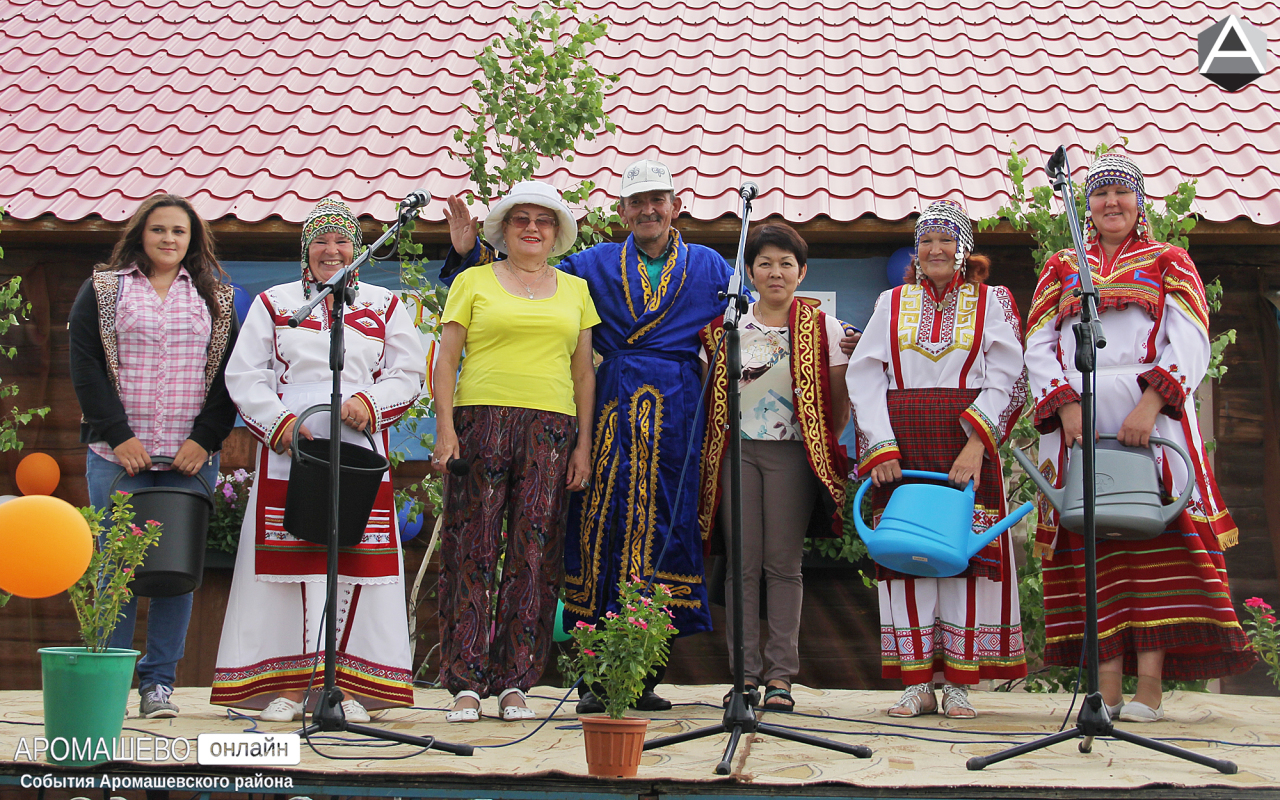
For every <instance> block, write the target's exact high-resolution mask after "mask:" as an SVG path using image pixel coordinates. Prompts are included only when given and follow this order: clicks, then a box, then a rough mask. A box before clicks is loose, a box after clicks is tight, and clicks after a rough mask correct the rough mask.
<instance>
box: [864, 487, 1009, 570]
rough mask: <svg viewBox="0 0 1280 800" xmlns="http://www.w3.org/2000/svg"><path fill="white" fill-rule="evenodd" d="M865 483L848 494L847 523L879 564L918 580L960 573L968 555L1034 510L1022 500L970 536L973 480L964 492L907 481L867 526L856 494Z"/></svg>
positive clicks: (967, 563) (971, 556)
mask: <svg viewBox="0 0 1280 800" xmlns="http://www.w3.org/2000/svg"><path fill="white" fill-rule="evenodd" d="M902 476H903V477H904V478H923V479H925V480H931V481H943V482H947V483H949V482H950V479H949V478H948V477H947V475H946V474H945V473H942V472H924V471H921V470H916V469H904V470H903V471H902ZM871 485H872V484H871V481H869V480H868V481H864V482H863V484H862V487H861V488H860V489H858V493H857V495H855V496H854V498H853V507H854V509H855V512H854V515H853V521H854V524H855V525H857V528H858V535H859V536H861V537H862V541H863V543H864V544H866V546H867V554H868V555H870V556H871V558H872V560H873V561H875V562H876V563H877V564H880V565H881V566H884V567H888V568H889V569H891V570H894V571H896V572H905V573H906V574H908V575H919V576H921V577H924V578H949V577H951V576H952V575H959V574H960V573H961V572H964V570H965V568H966V567H968V566H969V559H971V558H973V557H974V556H975V555H977V553H978V551H979V550H981V549H982V548H984V547H986V546H987V545H988V544H990V543H991V542H993V541H995V539H996V537H997V536H999V535H1000V534H1002V533H1004V532H1005V531H1006V530H1008V529H1009V528H1011V527H1012V526H1013V525H1014V523H1016V522H1017V521H1018V520H1020V519H1022V518H1023V517H1025V516H1026V515H1027V514H1029V513H1031V509H1032V508H1034V506H1033V505H1032V504H1031V503H1029V502H1028V503H1023V504H1022V505H1021V506H1020V507H1019V508H1018V510H1016V511H1014V512H1013V513H1012V514H1009V515H1008V516H1006V517H1005V518H1004V519H1002V520H1000V521H999V522H997V523H996V524H995V525H992V526H991V527H990V528H988V529H987V530H986V532H984V533H981V534H976V535H975V534H974V532H973V505H974V503H973V481H969V486H968V487H967V488H966V489H965V490H964V491H960V490H959V489H955V488H953V487H951V486H933V485H930V484H924V483H909V484H905V485H903V486H899V487H898V488H896V489H894V490H893V495H892V496H891V497H890V498H889V502H888V504H887V505H885V509H884V513H883V514H881V515H880V524H879V525H877V526H876V527H875V528H874V529H873V528H869V527H867V523H865V522H863V521H862V514H861V511H860V509H861V508H862V496H863V495H864V494H866V493H867V489H868V488H870V487H871Z"/></svg>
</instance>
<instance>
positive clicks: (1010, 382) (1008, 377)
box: [960, 286, 1027, 458]
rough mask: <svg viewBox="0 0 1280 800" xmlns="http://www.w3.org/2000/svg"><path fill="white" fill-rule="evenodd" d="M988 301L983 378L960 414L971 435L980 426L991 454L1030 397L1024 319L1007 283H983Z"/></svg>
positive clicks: (984, 328) (961, 421) (984, 332)
mask: <svg viewBox="0 0 1280 800" xmlns="http://www.w3.org/2000/svg"><path fill="white" fill-rule="evenodd" d="M983 290H984V291H986V292H987V293H988V294H987V298H988V303H987V313H986V322H985V324H984V326H983V331H982V360H983V365H984V370H983V373H984V374H983V380H982V385H981V386H980V387H976V388H978V389H980V391H979V393H978V396H977V398H975V399H974V401H973V403H972V404H970V406H969V407H968V408H967V409H965V411H964V412H963V413H962V414H961V415H960V425H961V427H963V428H964V432H965V433H966V434H967V435H973V432H974V431H975V430H976V431H977V432H978V435H979V436H981V437H982V441H983V444H985V445H986V449H987V454H988V455H989V456H990V457H991V458H995V457H996V456H997V451H998V450H999V447H1000V443H1001V442H1002V441H1004V439H1005V437H1006V436H1008V434H1009V430H1008V428H1009V423H1010V421H1011V420H1014V419H1017V413H1018V412H1019V411H1021V409H1022V405H1023V403H1025V402H1026V399H1027V385H1026V379H1025V377H1024V367H1023V361H1022V336H1021V330H1020V326H1021V321H1020V320H1019V319H1018V312H1017V309H1016V307H1015V306H1014V304H1013V300H1012V296H1011V295H1010V294H1009V290H1008V289H1007V288H1006V287H1004V286H991V287H983Z"/></svg>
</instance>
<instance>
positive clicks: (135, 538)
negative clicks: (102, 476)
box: [40, 492, 160, 766]
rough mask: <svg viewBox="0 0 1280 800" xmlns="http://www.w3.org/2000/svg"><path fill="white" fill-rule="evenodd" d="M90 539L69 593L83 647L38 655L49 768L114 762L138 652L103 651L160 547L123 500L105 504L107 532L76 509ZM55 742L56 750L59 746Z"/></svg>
mask: <svg viewBox="0 0 1280 800" xmlns="http://www.w3.org/2000/svg"><path fill="white" fill-rule="evenodd" d="M80 513H81V514H83V515H84V518H85V519H86V520H87V521H88V523H89V531H90V533H91V534H92V537H93V555H92V556H91V557H90V559H89V566H88V568H87V569H85V571H84V575H82V576H81V577H80V579H79V580H78V581H76V582H75V584H73V585H72V586H71V588H70V589H68V590H67V591H68V593H69V594H70V595H71V605H72V606H73V607H74V608H75V611H76V619H77V621H78V622H79V623H80V638H81V640H82V641H83V642H84V647H43V648H41V649H40V662H41V676H42V689H43V693H44V727H45V738H46V740H47V741H48V742H49V743H50V747H49V750H48V757H49V760H50V761H52V762H54V763H58V764H62V765H64V766H87V765H91V764H98V763H101V762H103V761H109V760H111V759H112V757H113V756H112V748H113V747H114V742H115V740H117V739H118V738H119V737H120V731H121V729H122V728H123V726H124V715H125V709H126V708H127V706H128V700H129V686H130V684H132V682H133V668H134V662H135V660H136V659H137V658H138V651H137V650H124V649H114V648H110V647H108V642H110V641H111V633H112V631H114V630H115V628H116V623H118V622H119V621H120V618H121V617H122V616H123V615H122V613H121V607H122V606H123V605H124V604H125V603H126V602H127V601H128V600H129V598H130V597H131V596H132V594H133V592H132V590H131V589H130V588H129V583H130V581H132V580H133V575H134V571H135V570H136V569H137V568H138V566H139V565H140V564H141V563H142V562H143V559H144V558H145V555H146V552H147V550H148V549H149V548H151V547H152V546H154V545H155V544H156V542H158V541H159V539H160V525H159V523H157V522H155V521H151V520H148V521H147V522H146V523H145V524H143V525H141V526H139V525H135V524H134V521H133V517H134V513H133V507H132V506H131V505H129V494H127V493H125V492H116V493H115V494H114V495H112V497H111V512H110V527H109V528H106V529H104V527H103V525H104V520H103V516H104V515H103V513H102V512H100V511H98V510H96V509H94V508H92V507H89V508H82V509H80ZM59 742H60V744H59Z"/></svg>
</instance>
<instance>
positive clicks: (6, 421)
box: [0, 208, 49, 608]
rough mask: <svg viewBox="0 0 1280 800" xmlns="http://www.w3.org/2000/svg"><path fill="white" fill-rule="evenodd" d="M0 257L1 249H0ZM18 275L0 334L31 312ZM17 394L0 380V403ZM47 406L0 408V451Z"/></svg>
mask: <svg viewBox="0 0 1280 800" xmlns="http://www.w3.org/2000/svg"><path fill="white" fill-rule="evenodd" d="M3 218H4V208H0V219H3ZM0 258H4V249H3V248H0ZM21 287H22V278H21V277H19V276H17V275H15V276H14V277H12V278H10V279H9V280H7V281H5V282H4V283H0V336H4V335H5V334H7V333H8V332H9V330H10V329H11V328H12V327H13V326H15V325H18V324H20V323H22V322H23V321H25V320H26V319H27V317H28V315H29V314H30V313H31V304H30V303H28V302H25V301H24V300H23V299H22V295H21V294H20V293H19V291H18V290H19V289H20V288H21ZM17 354H18V348H16V347H3V346H0V355H2V356H4V357H5V358H7V359H10V360H12V359H13V357H14V356H15V355H17ZM17 396H18V385H17V384H15V383H4V382H3V381H0V405H3V404H7V403H9V402H10V398H13V397H17ZM48 413H49V407H48V406H45V407H43V408H28V409H25V410H24V409H20V408H18V407H17V406H16V405H15V406H13V407H12V408H11V409H10V410H9V411H8V412H7V413H5V412H2V411H0V453H2V452H5V451H6V450H21V449H22V440H21V439H19V438H18V428H19V427H20V426H22V425H26V424H27V423H29V422H31V420H33V419H35V418H36V417H40V418H41V419H43V418H44V416H45V415H46V414H48ZM11 597H12V595H10V594H8V593H7V592H0V608H4V606H5V604H7V603H8V602H9V599H10V598H11Z"/></svg>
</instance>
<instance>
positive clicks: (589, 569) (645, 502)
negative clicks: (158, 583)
mask: <svg viewBox="0 0 1280 800" xmlns="http://www.w3.org/2000/svg"><path fill="white" fill-rule="evenodd" d="M671 235H672V237H673V238H674V239H675V246H674V247H673V248H671V249H670V251H669V256H668V258H667V261H666V263H665V264H664V265H663V267H662V272H661V275H660V277H659V280H658V285H657V286H651V285H650V282H649V276H648V273H647V272H646V270H645V268H644V266H643V264H642V263H641V259H640V257H639V255H638V254H637V250H636V246H635V242H634V239H633V238H632V237H628V238H627V240H626V241H625V242H623V243H621V244H616V243H605V244H600V245H596V246H595V247H592V248H590V249H588V250H585V251H582V252H579V253H574V254H573V255H571V256H568V257H567V258H565V259H564V260H563V261H561V262H560V265H559V267H560V269H562V270H564V271H565V272H567V273H569V274H570V275H577V276H578V277H581V278H583V279H585V280H586V282H587V285H588V287H590V290H591V298H592V300H594V301H595V305H596V311H597V312H598V313H599V314H600V319H601V322H600V324H599V325H597V326H596V327H595V328H594V329H593V330H592V345H593V348H594V349H595V351H596V352H597V353H599V354H600V355H601V356H602V357H603V359H604V361H603V362H602V363H601V364H600V367H599V369H598V370H597V371H596V404H595V414H594V419H595V424H594V430H593V433H592V445H591V465H592V477H591V486H590V488H588V489H587V490H585V491H582V492H575V493H574V494H573V495H572V499H571V502H570V506H569V522H568V532H567V537H566V541H565V551H564V552H565V596H564V604H565V615H564V622H565V626H566V628H569V627H572V626H573V625H574V624H575V623H576V622H577V621H578V620H585V621H587V622H596V621H597V620H599V619H600V618H601V617H603V616H604V614H605V612H607V611H615V612H616V611H618V610H619V607H618V603H617V599H616V598H617V586H618V580H619V578H620V577H630V576H632V575H638V576H640V577H642V578H648V577H649V576H650V575H653V574H655V573H656V575H657V580H658V581H660V582H662V583H665V584H667V585H669V586H670V587H671V593H672V595H673V596H674V598H675V599H674V601H673V606H672V611H673V612H674V615H675V618H674V620H673V621H674V623H675V625H676V627H677V628H679V629H680V635H681V636H685V635H688V634H691V633H698V632H700V631H708V630H711V614H710V611H709V609H708V604H707V588H706V584H705V581H704V575H703V565H702V553H703V541H702V536H701V533H700V532H699V526H698V520H697V516H698V459H699V453H698V452H697V446H698V445H697V443H700V442H701V441H702V435H703V422H704V415H703V414H701V413H699V408H698V407H699V403H698V399H699V393H700V390H701V378H702V374H701V367H700V365H699V362H698V348H699V347H700V346H701V345H700V343H699V340H698V332H699V331H700V330H701V329H702V328H703V327H705V326H706V325H707V324H708V323H710V322H711V321H712V320H713V319H715V318H716V317H718V316H719V315H720V314H722V313H723V312H724V305H725V304H724V301H722V300H720V299H718V297H717V293H718V292H719V291H720V290H721V289H723V288H725V286H727V284H728V282H729V276H730V273H731V272H732V268H731V267H730V266H729V264H728V262H726V261H725V260H724V258H722V257H721V256H720V254H719V253H717V252H715V251H714V250H712V249H710V248H708V247H703V246H701V245H696V244H694V245H686V244H685V243H684V241H683V240H682V239H681V238H680V235H679V232H678V231H676V230H675V229H672V231H671ZM477 245H478V246H477V247H476V248H475V249H473V250H472V251H471V252H470V253H469V254H468V256H467V258H466V259H459V258H458V257H457V255H456V254H455V253H453V252H452V251H451V252H450V255H449V258H448V259H447V260H446V262H445V267H444V269H443V270H441V278H442V280H444V281H445V282H446V283H450V282H451V281H452V276H453V275H456V274H457V271H458V268H459V267H461V268H466V267H469V266H473V265H475V264H477V263H487V262H489V261H491V260H492V258H493V251H492V250H490V249H488V248H487V247H483V246H481V243H480V242H479V241H477ZM691 441H692V442H694V443H695V444H694V448H695V452H694V453H693V455H692V456H690V458H689V466H688V468H687V469H686V470H685V475H684V489H683V491H682V492H680V506H679V508H678V509H676V514H677V515H678V519H675V520H673V519H672V517H671V511H672V505H673V503H674V502H675V498H676V492H677V488H678V485H679V483H680V471H681V467H682V465H683V464H684V460H685V453H686V451H687V450H688V448H689V443H690V442H691ZM668 537H670V543H668ZM664 546H665V548H666V549H665V552H664ZM659 557H661V561H659Z"/></svg>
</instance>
